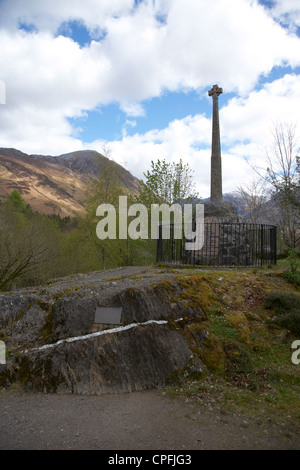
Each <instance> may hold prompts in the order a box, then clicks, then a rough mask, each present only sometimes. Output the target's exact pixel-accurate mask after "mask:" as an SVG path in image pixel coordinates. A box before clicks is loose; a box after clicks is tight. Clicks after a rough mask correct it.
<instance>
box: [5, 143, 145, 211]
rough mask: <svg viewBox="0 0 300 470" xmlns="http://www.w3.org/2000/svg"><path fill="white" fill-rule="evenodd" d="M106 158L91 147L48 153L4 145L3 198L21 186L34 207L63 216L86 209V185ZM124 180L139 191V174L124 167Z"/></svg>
mask: <svg viewBox="0 0 300 470" xmlns="http://www.w3.org/2000/svg"><path fill="white" fill-rule="evenodd" d="M105 160H106V157H104V156H103V155H101V154H99V153H98V152H95V151H91V150H86V151H78V152H71V153H68V154H64V155H60V156H44V155H28V154H26V153H23V152H20V151H19V150H16V149H7V148H0V201H1V200H3V199H5V198H6V197H7V195H8V194H10V193H11V191H13V190H14V189H17V190H18V191H19V192H20V194H21V195H22V197H23V199H24V200H25V202H26V203H27V204H30V206H31V207H32V209H33V210H34V211H38V212H40V213H44V214H58V215H60V216H61V217H65V216H74V215H76V214H80V213H83V211H84V207H83V204H84V200H85V192H86V188H87V186H88V184H89V182H90V181H91V180H92V179H93V178H95V177H96V175H97V173H98V174H99V172H101V166H102V164H103V162H104V161H105ZM111 165H112V168H113V166H114V165H117V163H115V162H113V161H111ZM121 183H122V184H123V185H124V186H125V188H126V189H127V190H128V192H129V193H136V192H137V188H138V180H137V178H135V177H134V176H132V175H131V173H129V171H127V170H125V169H124V168H122V167H121Z"/></svg>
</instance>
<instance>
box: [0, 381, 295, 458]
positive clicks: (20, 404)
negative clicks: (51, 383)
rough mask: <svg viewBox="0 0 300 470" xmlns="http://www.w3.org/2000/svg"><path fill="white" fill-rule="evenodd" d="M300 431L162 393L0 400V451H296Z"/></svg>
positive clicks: (15, 394) (9, 395)
mask: <svg viewBox="0 0 300 470" xmlns="http://www.w3.org/2000/svg"><path fill="white" fill-rule="evenodd" d="M299 448H300V431H299V429H298V430H296V429H293V428H290V429H288V428H287V426H284V425H282V426H281V427H278V425H275V424H273V423H270V422H263V421H262V419H261V417H259V416H258V417H257V419H255V421H254V422H253V421H252V422H249V420H247V418H245V417H244V416H241V415H237V414H230V415H229V414H226V413H224V412H222V411H220V410H217V411H216V410H215V411H214V412H212V411H208V410H207V409H206V408H205V407H199V406H195V405H192V404H190V403H185V402H184V401H183V400H181V399H178V398H173V397H169V396H167V395H165V394H164V393H163V392H160V391H145V392H134V393H126V394H116V395H102V396H97V397H96V396H79V395H47V394H31V393H23V392H19V391H14V390H5V391H2V392H1V393H0V449H2V450H3V449H77V450H81V449H87V450H88V449H95V450H97V449H102V450H107V449H108V450H194V449H200V450H201V449H299Z"/></svg>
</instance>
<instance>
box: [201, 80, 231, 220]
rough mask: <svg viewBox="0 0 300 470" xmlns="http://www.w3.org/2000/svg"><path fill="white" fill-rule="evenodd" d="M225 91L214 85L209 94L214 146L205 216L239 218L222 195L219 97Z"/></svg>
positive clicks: (212, 147)
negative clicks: (211, 104) (210, 97)
mask: <svg viewBox="0 0 300 470" xmlns="http://www.w3.org/2000/svg"><path fill="white" fill-rule="evenodd" d="M221 93H223V89H222V88H220V87H219V86H218V85H214V86H213V87H212V89H211V90H209V92H208V96H212V98H213V114H212V144H211V167H210V201H208V202H205V203H204V215H205V218H206V217H217V218H218V219H219V218H222V219H223V218H226V219H228V218H230V219H231V220H232V218H234V219H236V218H237V210H236V208H235V206H234V205H233V204H232V203H230V202H228V201H223V194H222V159H221V139H220V123H219V95H220V94H221Z"/></svg>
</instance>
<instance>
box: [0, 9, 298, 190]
mask: <svg viewBox="0 0 300 470" xmlns="http://www.w3.org/2000/svg"><path fill="white" fill-rule="evenodd" d="M297 2H298V0H297ZM133 6H134V1H133V0H122V1H120V0H101V1H99V0H86V1H84V2H82V0H64V1H63V2H62V1H60V0H52V1H51V2H41V1H40V0H27V1H26V2H24V0H4V1H2V3H1V6H0V8H1V16H0V28H1V29H0V44H1V56H0V74H1V75H0V80H3V81H4V82H5V85H6V105H5V106H1V114H0V142H1V146H13V147H17V148H19V149H20V150H23V151H27V152H30V153H33V152H38V153H51V154H59V153H64V152H67V151H71V150H75V149H81V148H84V146H85V145H84V143H83V142H81V141H80V139H79V138H78V136H77V137H76V135H75V133H74V129H72V127H71V125H70V124H69V122H68V120H67V119H66V118H67V117H76V116H82V115H84V114H85V113H86V112H87V111H88V110H92V109H95V108H96V107H101V105H105V104H108V103H111V102H114V103H116V102H117V103H119V105H120V108H121V109H122V110H123V111H124V112H125V113H126V114H127V115H128V117H140V116H144V115H145V110H144V108H143V105H142V104H143V103H142V101H143V100H147V99H151V98H153V97H156V96H160V95H162V94H163V93H165V92H167V91H182V90H185V91H189V90H197V91H200V92H201V91H203V89H205V88H206V87H210V86H211V85H212V84H214V83H219V84H220V85H221V86H223V88H224V92H230V91H235V92H237V93H238V94H239V95H238V96H237V97H236V98H234V99H232V100H231V101H230V102H229V104H228V106H226V107H224V108H223V109H222V110H221V113H220V115H221V126H222V127H221V128H222V142H223V144H224V145H225V151H224V159H223V161H224V189H225V190H227V189H226V188H229V187H230V186H231V185H232V182H233V179H234V180H238V179H239V178H247V177H248V174H247V168H248V167H247V165H246V164H245V162H244V160H243V152H250V156H251V158H255V150H254V147H253V143H256V144H257V145H261V144H262V143H263V142H264V141H265V136H266V133H267V132H268V129H267V127H268V125H271V120H272V119H273V118H274V117H275V116H276V117H279V118H282V119H283V120H297V110H298V109H300V108H299V106H300V103H299V79H298V76H296V75H293V74H290V75H286V76H285V77H283V78H282V79H280V80H277V81H275V82H271V81H270V83H269V84H267V85H265V86H264V87H263V88H262V89H261V90H260V91H255V90H254V87H255V85H256V84H257V82H258V79H259V77H268V74H269V73H270V71H271V70H272V68H273V67H274V66H276V65H277V66H280V65H291V66H292V67H296V66H297V65H300V54H299V50H300V39H299V38H297V37H296V36H295V35H294V34H290V32H289V31H288V30H287V29H284V28H282V27H281V26H280V25H279V24H278V23H276V22H275V21H274V20H273V19H272V17H271V16H270V14H269V13H268V12H267V10H266V9H264V8H263V7H262V6H260V5H259V4H258V2H257V1H255V0H211V2H209V5H208V2H207V1H206V0H167V1H166V0H156V1H155V2H153V1H152V0H147V1H145V2H143V3H142V4H140V6H139V7H136V8H133ZM296 6H297V5H296V3H293V2H292V0H289V1H288V0H286V2H284V1H283V0H278V1H277V3H276V8H275V9H274V11H273V13H272V14H275V13H276V15H277V16H278V15H285V14H289V15H290V17H291V18H293V22H294V23H296V22H297V21H298V20H297V18H298V17H297V14H298V13H297V11H298V10H299V8H296ZM274 12H275V13H274ZM276 15H275V16H276ZM161 18H163V21H161ZM71 20H79V21H81V22H82V23H83V24H84V25H85V26H86V27H87V28H88V29H89V31H90V32H91V34H95V32H96V31H102V32H103V31H105V33H106V35H105V36H104V37H102V38H101V40H99V41H97V40H94V41H92V42H91V43H90V44H89V45H87V46H86V47H80V45H79V44H77V43H76V42H75V41H73V40H72V39H70V38H65V37H63V36H59V37H55V33H56V32H57V30H58V28H59V26H60V25H61V24H62V23H64V22H68V21H71ZM20 22H23V23H27V24H32V25H34V26H35V27H36V29H37V31H38V32H35V33H32V34H29V33H25V32H24V31H18V29H17V28H18V24H19V23H20ZM95 37H96V38H97V36H95ZM270 80H271V78H270ZM133 124H135V122H134V121H132V120H127V123H126V126H131V127H133ZM126 126H125V129H124V134H123V138H122V139H121V140H120V141H115V142H109V146H110V147H111V149H112V152H113V156H114V158H115V159H116V160H117V161H120V162H128V166H129V169H130V170H131V171H132V172H133V173H134V174H136V175H137V176H140V177H141V176H142V173H143V171H145V170H146V169H147V168H148V167H149V164H150V161H151V160H152V159H156V158H167V159H169V160H172V159H175V160H178V159H179V158H180V157H181V158H183V159H185V160H186V161H189V163H190V164H191V166H192V168H193V169H194V170H195V175H196V177H197V180H198V181H199V192H200V194H202V195H204V196H205V195H207V194H205V192H206V193H207V181H209V162H210V139H211V124H210V121H209V119H207V117H205V116H204V115H196V116H187V117H186V118H184V119H181V120H173V121H172V122H170V124H169V125H168V126H166V128H165V129H162V130H152V131H149V132H147V133H145V134H144V135H141V134H138V133H136V134H135V135H133V136H128V135H127V134H126V132H125V130H126ZM102 144H103V142H100V141H98V140H97V139H95V142H93V143H90V144H89V145H88V146H89V148H91V147H92V146H94V148H95V149H96V150H99V151H101V149H102ZM233 170H234V171H235V172H236V177H234V178H233ZM248 172H249V168H248Z"/></svg>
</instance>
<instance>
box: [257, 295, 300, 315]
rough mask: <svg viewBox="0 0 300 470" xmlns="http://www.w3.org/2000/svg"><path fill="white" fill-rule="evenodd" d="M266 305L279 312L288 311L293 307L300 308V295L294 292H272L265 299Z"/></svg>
mask: <svg viewBox="0 0 300 470" xmlns="http://www.w3.org/2000/svg"><path fill="white" fill-rule="evenodd" d="M265 307H266V308H268V309H273V310H275V312H276V313H278V314H283V313H288V312H290V310H291V309H300V296H299V295H297V294H292V293H288V294H287V293H284V292H270V293H269V294H268V295H267V297H266V299H265Z"/></svg>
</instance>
